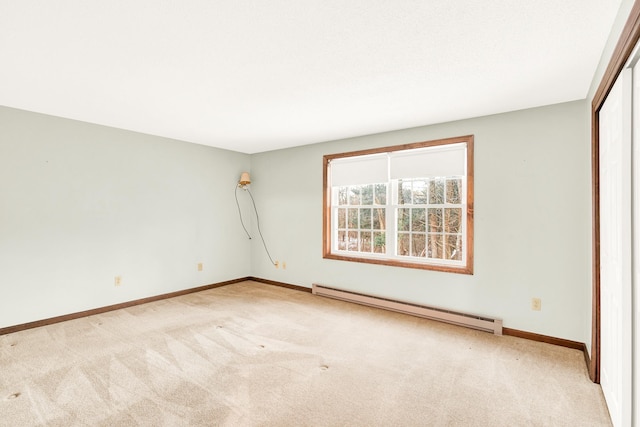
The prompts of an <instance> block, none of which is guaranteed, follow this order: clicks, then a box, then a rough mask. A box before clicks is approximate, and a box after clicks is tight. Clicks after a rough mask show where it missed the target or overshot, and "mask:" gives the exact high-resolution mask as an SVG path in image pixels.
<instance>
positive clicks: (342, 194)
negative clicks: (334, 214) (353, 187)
mask: <svg viewBox="0 0 640 427" xmlns="http://www.w3.org/2000/svg"><path fill="white" fill-rule="evenodd" d="M338 204H339V205H346V204H347V187H340V188H338Z"/></svg>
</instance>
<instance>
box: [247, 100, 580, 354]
mask: <svg viewBox="0 0 640 427" xmlns="http://www.w3.org/2000/svg"><path fill="white" fill-rule="evenodd" d="M585 111H586V108H585V102H584V101H577V102H571V103H566V104H559V105H554V106H548V107H542V108H536V109H530V110H524V111H518V112H513V113H507V114H500V115H494V116H487V117H481V118H476V119H470V120H464V121H458V122H452V123H445V124H439V125H434V126H426V127H421V128H414V129H407V130H401V131H395V132H389V133H383V134H377V135H370V136H364V137H360V138H352V139H347V140H341V141H333V142H327V143H322V144H315V145H308V146H302V147H297V148H291V149H286V150H278V151H272V152H266V153H261V154H254V155H253V156H252V158H251V169H252V178H253V184H252V189H253V193H254V196H255V199H256V203H257V204H258V207H259V209H260V219H261V225H262V230H263V233H264V236H265V238H266V239H267V243H268V244H269V246H270V248H271V252H272V254H273V256H274V258H275V259H277V260H279V261H281V262H282V261H284V262H286V263H287V269H286V270H283V269H275V268H274V267H272V266H271V265H270V264H269V261H268V259H267V257H266V255H265V254H264V251H263V249H262V246H261V244H260V242H257V241H254V242H253V245H252V253H253V256H252V274H253V275H254V276H258V277H262V278H265V279H272V280H278V281H282V282H288V283H293V284H298V285H302V286H311V284H312V283H323V284H327V285H331V286H335V287H338V288H344V289H349V290H353V291H357V292H363V293H368V294H375V295H379V296H383V297H388V298H394V299H399V300H404V301H410V302H414V303H419V304H427V305H432V306H436V307H442V308H447V309H452V310H460V311H464V312H470V313H476V314H481V315H488V316H495V317H499V318H502V319H504V324H505V326H506V327H509V328H515V329H521V330H524V331H530V332H534V333H539V334H544V335H551V336H555V337H559V338H565V339H570V340H575V341H580V342H584V341H585V339H586V335H587V331H586V330H585V327H584V325H585V315H586V314H585V313H586V310H585V298H584V295H585V291H584V290H585V288H586V287H589V286H590V253H591V252H590V244H591V240H590V230H591V215H590V212H591V210H590V206H591V204H590V203H591V201H590V182H591V181H590V166H589V159H590V151H589V144H588V135H587V134H586V129H585V126H584V123H585V121H586V120H588V118H587V116H586V114H585ZM467 134H474V135H475V274H474V275H473V276H467V275H460V274H451V273H441V272H432V271H424V270H416V269H408V268H399V267H388V266H379V265H371V264H362V263H353V262H345V261H336V260H325V259H323V258H322V156H323V155H324V154H331V153H338V152H344V151H351V150H358V149H367V148H374V147H381V146H388V145H396V144H404V143H410V142H418V141H425V140H431V139H437V138H445V137H452V136H460V135H467ZM532 297H538V298H541V299H542V311H540V312H536V311H532V310H531V308H530V305H531V298H532Z"/></svg>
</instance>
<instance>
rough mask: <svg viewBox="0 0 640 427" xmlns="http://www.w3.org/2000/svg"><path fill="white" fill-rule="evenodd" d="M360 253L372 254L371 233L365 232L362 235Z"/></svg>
mask: <svg viewBox="0 0 640 427" xmlns="http://www.w3.org/2000/svg"><path fill="white" fill-rule="evenodd" d="M360 251H361V252H371V232H370V231H363V232H361V233H360Z"/></svg>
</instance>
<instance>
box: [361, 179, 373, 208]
mask: <svg viewBox="0 0 640 427" xmlns="http://www.w3.org/2000/svg"><path fill="white" fill-rule="evenodd" d="M361 188H362V193H361V198H362V204H363V205H370V204H372V203H373V185H371V184H369V185H363V186H362V187H361Z"/></svg>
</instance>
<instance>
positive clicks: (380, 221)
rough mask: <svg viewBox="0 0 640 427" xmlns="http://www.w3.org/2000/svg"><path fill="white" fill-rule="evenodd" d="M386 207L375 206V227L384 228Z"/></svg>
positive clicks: (377, 228)
mask: <svg viewBox="0 0 640 427" xmlns="http://www.w3.org/2000/svg"><path fill="white" fill-rule="evenodd" d="M385 212H386V210H385V208H373V229H374V230H384V227H385V224H386V223H385V216H384V213H385Z"/></svg>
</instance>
